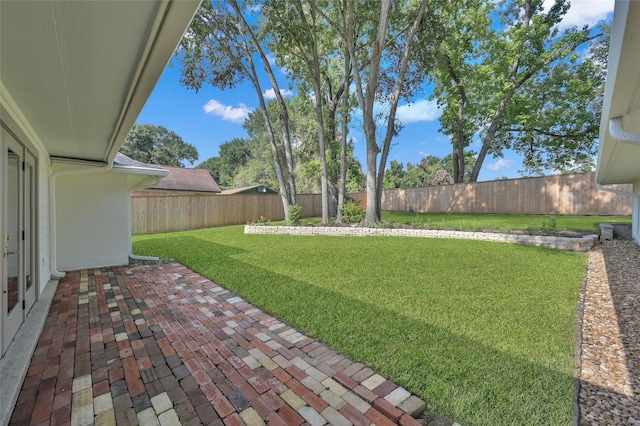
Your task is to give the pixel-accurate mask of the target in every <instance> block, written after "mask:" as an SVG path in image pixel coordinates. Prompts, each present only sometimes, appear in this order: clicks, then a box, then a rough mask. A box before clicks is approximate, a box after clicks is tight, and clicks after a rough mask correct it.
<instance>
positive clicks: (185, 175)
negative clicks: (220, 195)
mask: <svg viewBox="0 0 640 426" xmlns="http://www.w3.org/2000/svg"><path fill="white" fill-rule="evenodd" d="M153 167H156V168H159V169H163V170H166V171H168V172H169V174H168V175H167V176H166V177H165V178H163V179H162V180H161V181H160V183H158V184H157V185H156V186H154V187H153V188H150V189H164V190H171V191H198V192H220V187H219V186H218V184H217V183H216V181H215V180H213V178H212V177H211V175H210V174H209V172H208V171H207V170H205V169H186V168H184V167H169V166H161V165H154V166H153Z"/></svg>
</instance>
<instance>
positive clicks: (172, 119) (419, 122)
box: [137, 0, 613, 180]
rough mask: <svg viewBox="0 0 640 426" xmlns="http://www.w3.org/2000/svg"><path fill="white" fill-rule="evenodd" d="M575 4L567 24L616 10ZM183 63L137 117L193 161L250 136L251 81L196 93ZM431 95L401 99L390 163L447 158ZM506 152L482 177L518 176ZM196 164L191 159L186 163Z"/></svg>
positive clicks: (609, 0) (607, 4)
mask: <svg viewBox="0 0 640 426" xmlns="http://www.w3.org/2000/svg"><path fill="white" fill-rule="evenodd" d="M545 3H550V0H545ZM571 3H572V7H571V9H570V11H569V13H568V14H567V16H566V17H565V19H564V21H563V25H566V26H571V25H578V26H582V25H584V24H589V25H595V24H596V23H597V22H598V21H599V20H601V19H605V18H607V16H608V15H610V13H611V12H612V11H613V0H572V2H571ZM180 68H181V66H180V63H179V62H178V61H177V60H175V59H173V60H172V63H171V66H167V68H166V69H165V71H164V73H163V75H162V77H161V78H160V80H159V81H158V83H157V85H156V87H155V89H154V91H153V92H152V94H151V96H150V97H149V99H148V101H147V103H146V105H145V107H144V109H143V110H142V112H141V113H140V116H139V117H138V120H137V122H138V123H148V124H154V125H160V126H164V127H166V128H167V129H169V130H172V131H174V132H176V133H177V134H178V135H180V136H181V137H182V139H183V140H184V141H185V142H187V143H190V144H191V145H194V146H195V147H196V148H197V149H198V152H199V155H200V158H199V160H198V162H196V164H194V165H193V166H195V165H197V164H198V163H200V162H202V161H204V160H207V159H208V158H211V157H214V156H217V155H218V147H219V146H220V145H222V144H224V143H225V142H228V141H230V140H232V139H233V138H243V137H246V136H247V135H246V132H245V131H244V129H243V128H242V122H243V120H244V118H245V117H246V116H247V114H248V113H249V112H250V111H252V110H253V109H254V108H257V107H258V99H257V96H256V93H255V90H254V89H253V87H252V86H251V85H250V84H249V83H246V84H242V85H238V86H236V87H235V88H233V89H228V90H220V89H217V88H215V87H212V86H211V85H203V87H202V89H201V90H200V91H199V92H198V93H196V92H195V91H193V90H190V89H187V88H186V87H184V86H182V85H181V84H180V81H179V80H180ZM279 77H280V84H281V88H288V87H289V86H288V84H287V83H286V78H285V74H284V72H280V73H279ZM262 83H263V90H265V92H266V93H265V95H266V96H267V97H268V96H269V95H271V96H273V89H272V88H271V85H270V84H269V83H268V81H267V80H266V78H265V81H263V82H262ZM269 91H270V93H269ZM428 98H429V93H427V92H426V93H424V94H423V96H422V97H421V98H419V99H416V100H415V101H414V102H413V103H412V104H411V106H408V105H406V104H404V103H401V106H400V107H399V110H398V118H399V119H400V120H401V121H402V122H403V124H404V128H403V129H402V131H401V132H400V134H399V135H398V136H396V137H395V138H394V140H393V143H392V144H393V147H392V149H391V152H390V155H389V162H390V161H391V160H397V161H400V162H401V163H403V164H405V165H406V163H407V162H411V163H413V164H415V163H418V162H419V161H420V160H421V159H422V158H423V157H425V156H426V155H435V156H438V157H444V156H445V155H447V154H449V153H450V152H451V144H450V143H449V139H448V138H447V136H445V135H443V134H441V133H439V131H438V129H439V128H440V123H439V121H438V117H439V113H438V111H437V108H436V106H435V104H434V102H431V101H429V100H428ZM351 137H352V138H353V139H354V140H355V147H356V151H355V154H356V156H357V157H358V159H359V160H360V163H361V164H362V165H363V171H364V165H365V142H364V136H363V135H362V133H361V132H358V131H354V132H353V133H352V134H351ZM471 149H474V150H475V151H478V150H479V145H478V143H477V142H476V145H474V144H472V146H471ZM504 154H505V155H504V157H503V158H492V157H490V156H488V157H487V159H486V160H485V162H484V165H483V168H482V171H481V173H480V179H479V180H493V179H496V178H500V177H503V176H506V177H508V178H516V177H519V176H520V174H519V173H518V170H519V169H521V168H522V162H521V158H520V157H519V156H518V155H517V154H516V153H514V152H511V151H505V153H504ZM193 166H192V165H190V164H187V167H193Z"/></svg>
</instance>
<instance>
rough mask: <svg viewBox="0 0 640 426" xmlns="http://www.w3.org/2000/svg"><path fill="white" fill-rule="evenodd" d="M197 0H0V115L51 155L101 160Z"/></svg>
mask: <svg viewBox="0 0 640 426" xmlns="http://www.w3.org/2000/svg"><path fill="white" fill-rule="evenodd" d="M200 1H201V0H182V1H167V0H156V1H101V0H76V1H72V2H69V1H0V98H1V102H0V108H1V110H0V116H2V118H3V120H4V121H6V120H10V121H12V122H14V123H17V124H18V125H19V126H20V128H21V129H23V130H24V132H26V133H27V134H28V136H29V138H30V139H31V140H33V142H34V143H36V144H38V145H40V146H41V147H43V148H44V149H46V151H47V152H48V153H49V155H50V156H51V157H52V160H54V161H55V157H60V158H66V159H74V160H85V161H93V162H100V163H108V162H109V161H110V160H112V159H113V158H115V156H116V153H117V151H118V149H119V148H120V146H121V145H122V143H123V142H124V140H125V138H126V136H127V133H128V132H129V130H130V129H131V127H132V125H133V124H134V122H135V120H136V118H137V116H138V114H139V113H140V111H141V110H142V107H143V106H144V104H145V102H146V100H147V98H148V97H149V95H150V94H151V91H152V90H153V87H154V86H155V84H156V82H157V80H158V79H159V78H160V75H161V74H162V72H163V70H164V68H165V66H166V64H167V62H168V61H169V59H171V55H172V54H173V52H174V50H175V47H176V45H177V44H178V43H179V41H180V38H181V37H182V35H183V33H184V31H185V30H186V28H188V26H189V24H190V22H191V19H192V18H193V16H194V14H195V13H196V11H197V10H198V7H199V5H200ZM9 125H11V122H10V123H9ZM12 127H14V126H12Z"/></svg>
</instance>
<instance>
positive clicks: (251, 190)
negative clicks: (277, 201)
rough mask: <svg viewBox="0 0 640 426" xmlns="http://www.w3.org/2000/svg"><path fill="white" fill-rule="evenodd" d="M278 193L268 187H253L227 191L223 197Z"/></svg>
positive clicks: (223, 192)
mask: <svg viewBox="0 0 640 426" xmlns="http://www.w3.org/2000/svg"><path fill="white" fill-rule="evenodd" d="M277 193H278V191H275V190H273V189H271V188H269V187H268V186H266V185H251V186H244V187H242V188H233V189H225V190H224V191H222V192H221V194H223V195H232V194H277Z"/></svg>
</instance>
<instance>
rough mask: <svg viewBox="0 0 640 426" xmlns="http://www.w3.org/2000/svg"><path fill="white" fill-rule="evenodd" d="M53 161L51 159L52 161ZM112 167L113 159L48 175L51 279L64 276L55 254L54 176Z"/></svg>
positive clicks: (91, 171) (92, 171) (96, 171)
mask: <svg viewBox="0 0 640 426" xmlns="http://www.w3.org/2000/svg"><path fill="white" fill-rule="evenodd" d="M52 163H53V161H52ZM112 168H113V160H111V161H109V162H108V163H107V164H106V165H104V166H94V167H90V168H86V169H78V170H65V171H59V172H53V173H51V175H50V176H49V209H50V211H49V251H50V253H49V258H50V261H51V265H50V268H51V279H52V280H59V279H61V278H63V277H64V276H65V273H64V272H60V271H58V256H57V247H56V241H57V235H56V178H57V177H58V176H70V175H79V174H88V173H99V172H108V171H109V170H111V169H112Z"/></svg>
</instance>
